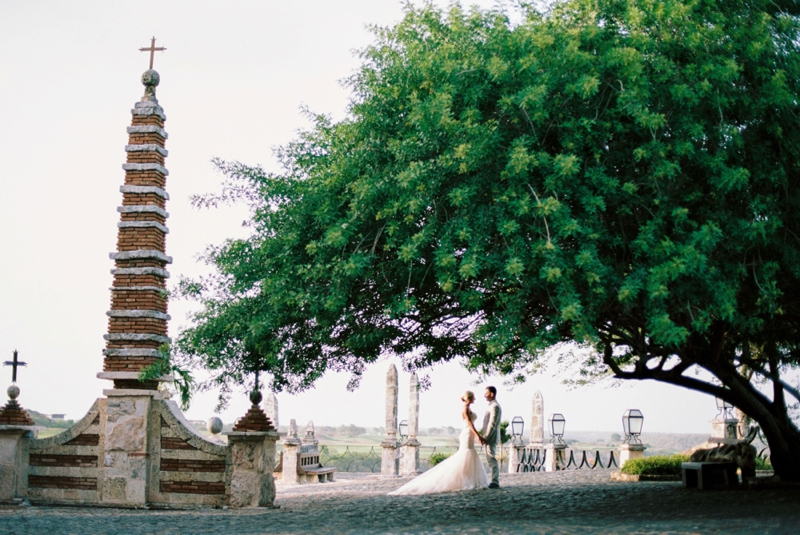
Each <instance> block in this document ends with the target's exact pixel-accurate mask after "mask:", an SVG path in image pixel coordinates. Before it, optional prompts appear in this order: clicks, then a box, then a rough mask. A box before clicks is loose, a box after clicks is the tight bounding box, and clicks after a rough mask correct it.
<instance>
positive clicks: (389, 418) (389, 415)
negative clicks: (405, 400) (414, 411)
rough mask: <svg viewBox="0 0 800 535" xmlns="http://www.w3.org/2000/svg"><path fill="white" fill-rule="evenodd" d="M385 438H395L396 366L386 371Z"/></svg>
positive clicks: (392, 365)
mask: <svg viewBox="0 0 800 535" xmlns="http://www.w3.org/2000/svg"><path fill="white" fill-rule="evenodd" d="M386 440H397V368H395V366H394V364H391V365H390V366H389V370H388V371H387V372H386Z"/></svg>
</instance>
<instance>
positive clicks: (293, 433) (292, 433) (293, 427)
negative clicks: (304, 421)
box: [286, 418, 297, 438]
mask: <svg viewBox="0 0 800 535" xmlns="http://www.w3.org/2000/svg"><path fill="white" fill-rule="evenodd" d="M286 436H287V437H288V438H297V422H296V421H295V419H294V418H292V419H291V420H289V432H288V433H287V434H286Z"/></svg>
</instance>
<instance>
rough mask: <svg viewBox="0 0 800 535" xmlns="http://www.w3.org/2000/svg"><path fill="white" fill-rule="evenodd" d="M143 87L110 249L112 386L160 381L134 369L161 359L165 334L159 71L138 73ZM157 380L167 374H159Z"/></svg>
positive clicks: (106, 367) (108, 364)
mask: <svg viewBox="0 0 800 535" xmlns="http://www.w3.org/2000/svg"><path fill="white" fill-rule="evenodd" d="M142 83H143V84H144V86H145V94H144V96H143V97H142V100H141V101H140V102H137V103H136V104H135V105H134V108H133V110H131V113H132V115H133V118H132V121H131V126H129V127H128V136H129V138H128V145H126V146H125V151H126V152H127V155H128V158H127V161H126V163H125V164H124V165H123V166H122V168H123V169H124V170H125V183H124V184H123V185H122V186H121V187H120V192H121V193H122V206H119V207H118V208H117V211H118V212H119V214H120V221H119V223H117V227H118V237H117V251H116V252H114V253H111V254H110V255H109V256H110V257H111V259H112V260H114V263H115V267H114V269H112V270H111V274H112V275H113V276H114V281H113V285H112V287H111V310H109V311H108V312H107V313H106V314H107V315H108V334H106V335H105V337H104V338H105V339H106V348H105V350H104V351H103V354H104V356H105V358H104V362H103V372H102V373H99V374H98V377H100V378H102V379H110V380H113V381H114V388H115V389H126V390H155V389H157V388H158V382H159V381H147V382H144V383H142V382H139V381H138V375H139V372H141V371H142V369H144V368H145V367H147V366H148V365H150V364H153V363H154V362H156V361H157V360H158V359H159V355H160V354H159V347H160V346H162V345H163V344H169V343H170V339H169V337H167V321H168V320H169V319H170V317H169V315H168V314H167V292H166V284H165V280H166V279H167V278H168V277H169V272H168V271H167V270H166V265H167V264H169V263H171V262H172V258H171V257H169V256H167V255H166V254H165V252H164V251H165V237H166V234H167V233H168V232H169V229H168V228H167V225H166V223H167V217H169V214H168V213H167V212H166V210H165V208H166V202H167V200H169V194H168V193H167V192H166V190H165V187H166V182H167V175H169V172H168V171H167V169H166V168H165V167H164V163H165V158H166V157H167V154H168V153H167V150H166V149H165V148H164V144H165V142H166V140H167V137H168V136H167V133H166V131H164V121H165V120H166V115H164V110H163V109H162V108H161V106H160V105H159V104H158V100H157V99H156V94H155V88H156V86H157V85H158V83H159V75H158V73H157V72H156V71H154V70H152V69H150V70H148V71H146V72H145V73H144V74H143V75H142ZM161 380H169V377H163V378H161Z"/></svg>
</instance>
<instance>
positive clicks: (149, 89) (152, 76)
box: [142, 69, 161, 103]
mask: <svg viewBox="0 0 800 535" xmlns="http://www.w3.org/2000/svg"><path fill="white" fill-rule="evenodd" d="M160 81H161V77H160V76H159V75H158V72H156V71H154V70H153V69H148V70H146V71H144V73H143V74H142V84H144V96H143V97H142V102H145V101H150V102H156V103H158V99H157V98H156V87H157V86H158V83H159V82H160Z"/></svg>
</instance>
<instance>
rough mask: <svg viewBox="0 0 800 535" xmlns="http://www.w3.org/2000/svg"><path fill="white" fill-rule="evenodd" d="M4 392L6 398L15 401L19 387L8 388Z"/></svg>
mask: <svg viewBox="0 0 800 535" xmlns="http://www.w3.org/2000/svg"><path fill="white" fill-rule="evenodd" d="M6 392H8V397H9V398H10V399H17V397H19V387H18V386H17V385H11V386H9V387H8V390H6Z"/></svg>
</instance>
